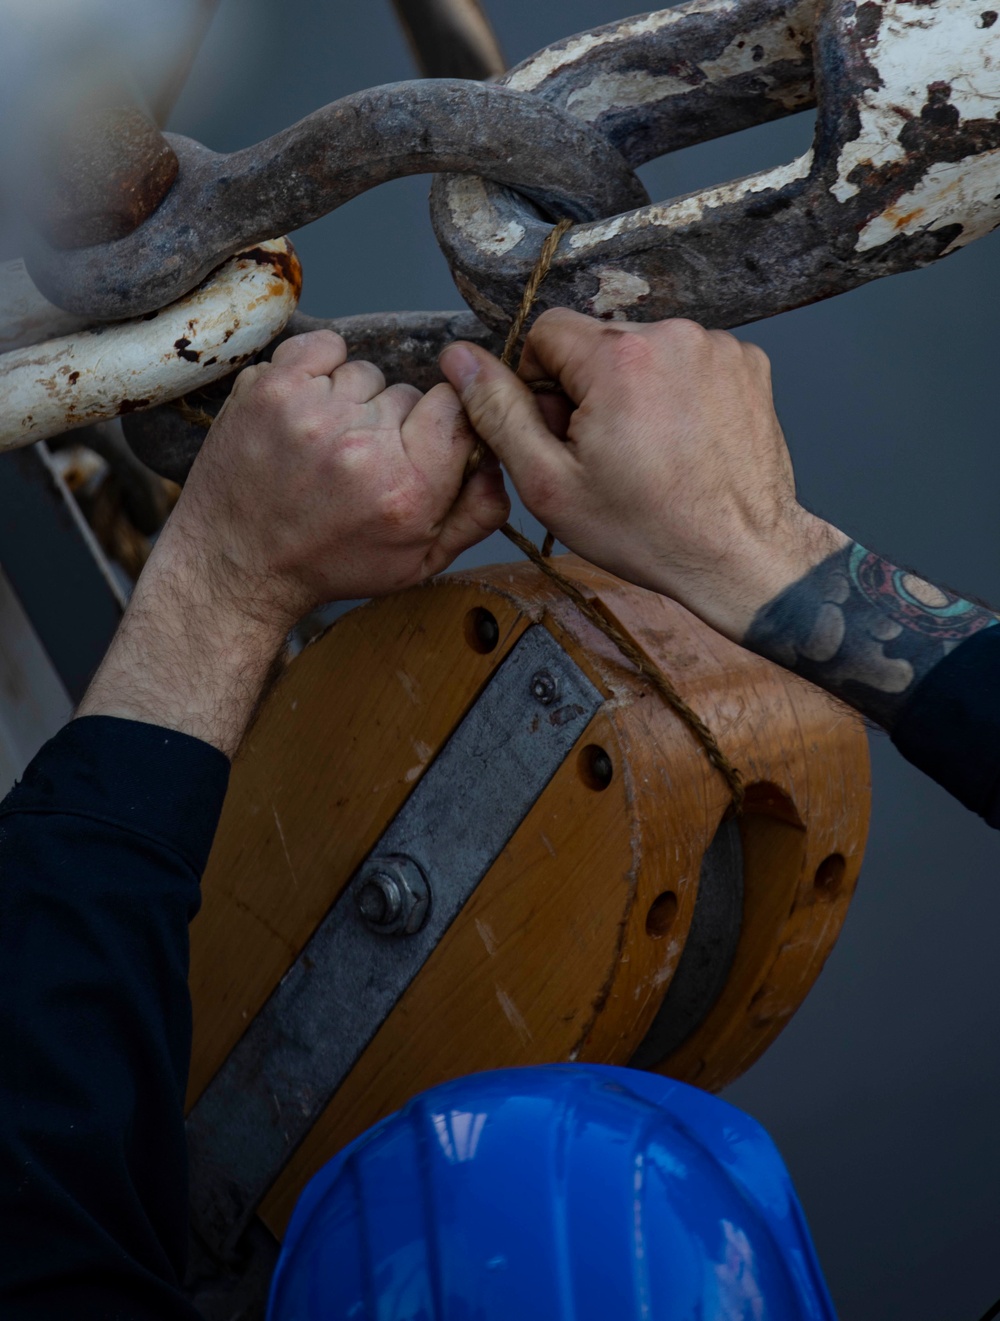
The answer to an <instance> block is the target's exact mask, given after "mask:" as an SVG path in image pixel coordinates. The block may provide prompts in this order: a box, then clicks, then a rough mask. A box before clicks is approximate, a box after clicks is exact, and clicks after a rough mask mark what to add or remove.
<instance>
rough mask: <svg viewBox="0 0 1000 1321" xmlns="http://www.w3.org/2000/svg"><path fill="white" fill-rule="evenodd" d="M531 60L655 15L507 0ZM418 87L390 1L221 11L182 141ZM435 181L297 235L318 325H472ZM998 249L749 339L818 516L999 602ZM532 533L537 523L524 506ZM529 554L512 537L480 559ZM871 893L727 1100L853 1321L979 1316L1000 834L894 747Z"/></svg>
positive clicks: (510, 32)
mask: <svg viewBox="0 0 1000 1321" xmlns="http://www.w3.org/2000/svg"><path fill="white" fill-rule="evenodd" d="M486 2H487V8H488V10H489V12H490V15H491V17H492V19H493V21H494V24H495V26H496V28H497V30H498V32H499V33H500V36H501V39H502V42H503V44H504V48H505V51H506V54H507V56H508V59H509V60H510V62H511V63H513V62H515V61H517V60H520V59H522V58H524V57H525V56H526V55H529V54H531V53H532V52H533V51H535V50H537V49H538V48H539V47H541V46H544V45H546V44H547V43H549V42H551V41H553V40H556V39H557V38H560V37H563V36H566V35H569V34H570V33H572V32H576V31H580V30H582V29H584V28H588V27H592V26H594V25H596V24H599V23H606V22H611V21H613V20H615V19H619V18H623V17H625V16H626V15H627V14H629V13H631V12H633V11H632V10H631V9H629V8H628V7H627V6H622V5H620V4H619V3H615V0H575V2H574V3H569V2H568V0H548V3H539V0H486ZM412 76H414V67H413V64H412V63H411V60H410V57H409V53H408V51H407V49H406V46H405V43H404V41H403V39H402V37H401V35H400V33H399V30H398V28H397V26H396V23H395V21H394V18H393V16H392V13H391V10H390V7H389V3H388V0H352V3H347V2H346V0H341V3H338V4H330V3H326V2H324V3H319V0H282V3H281V4H280V5H279V4H276V3H273V0H223V3H222V7H221V10H220V13H219V16H218V18H217V20H216V24H215V27H214V29H213V31H212V33H211V35H210V37H209V40H208V42H207V43H206V45H205V47H204V48H203V50H202V52H201V54H200V56H199V59H198V63H197V65H196V67H195V71H194V76H193V78H192V81H191V83H190V84H189V87H188V89H187V91H186V92H185V94H184V97H183V100H182V102H181V103H180V105H179V106H178V108H177V111H176V112H175V115H174V117H173V120H172V122H171V128H173V129H174V130H175V131H177V132H181V133H186V134H190V135H191V136H192V137H196V138H198V139H200V140H201V141H203V142H205V143H206V144H208V145H209V146H211V147H212V148H215V149H217V150H230V149H233V148H236V147H241V146H244V145H246V144H248V143H250V142H253V141H256V140H258V139H259V138H262V137H265V136H267V135H269V134H271V133H273V132H275V131H277V130H278V129H280V128H283V127H284V126H285V125H287V124H289V123H291V122H292V121H294V120H296V119H298V118H300V117H302V116H303V115H305V114H307V113H308V112H309V111H311V110H313V109H315V108H316V107H317V106H319V105H321V104H323V103H325V102H327V101H331V100H334V99H335V98H337V97H339V96H342V95H344V94H345V93H347V92H351V91H354V90H355V89H357V88H361V87H365V86H369V85H373V84H377V83H384V82H392V81H395V80H397V79H400V78H408V77H412ZM811 121H812V116H811V115H800V116H797V117H795V118H794V119H791V120H786V121H785V122H783V123H779V124H776V125H770V126H767V127H765V128H762V129H755V130H752V131H751V132H748V133H744V134H740V135H738V136H736V137H733V138H729V139H725V140H722V141H720V142H716V143H712V144H708V145H706V146H704V147H698V148H693V149H689V150H687V151H684V152H680V153H678V154H677V155H676V156H671V157H668V158H666V159H664V160H660V161H657V162H654V163H653V164H652V165H651V166H648V167H646V168H644V169H643V171H642V172H641V173H642V174H643V177H644V179H645V181H646V183H647V185H648V187H649V189H650V192H651V194H652V195H653V197H654V198H665V197H668V196H672V195H676V194H678V193H684V192H687V191H689V190H690V189H693V188H697V187H700V186H702V185H704V184H710V183H715V182H720V181H723V180H726V179H731V178H735V177H737V176H739V175H743V174H747V173H749V172H751V171H752V170H756V169H760V168H763V167H764V166H767V165H771V164H776V163H778V162H781V161H784V160H788V159H791V157H792V156H793V155H796V154H798V153H799V152H801V151H802V150H804V148H805V147H806V146H807V145H808V142H809V139H810V137H811V129H812V124H811ZM427 189H428V180H426V179H409V180H402V181H400V182H397V183H394V184H391V185H388V186H386V187H384V188H381V189H377V190H375V191H373V192H371V193H369V194H367V195H366V196H364V197H362V198H360V199H358V200H356V201H354V202H352V203H350V205H348V206H346V207H344V208H343V209H342V210H341V211H339V212H337V213H336V214H334V215H332V216H330V217H328V218H327V219H326V220H325V221H323V222H321V223H319V224H317V225H314V226H312V227H311V228H309V229H307V230H305V231H303V232H301V233H300V234H298V235H297V236H296V238H295V242H296V246H297V247H298V250H299V252H300V254H301V256H302V260H303V265H304V268H305V292H304V296H303V302H302V308H303V310H304V311H306V312H311V313H314V314H317V315H324V316H342V315H349V314H352V313H357V312H366V311H375V310H386V311H389V310H418V309H420V310H429V309H439V308H458V307H461V306H462V301H461V298H460V297H459V295H458V293H457V292H456V290H455V288H454V286H453V284H452V282H451V278H450V276H449V273H448V270H447V268H446V266H445V264H444V262H443V260H442V259H441V257H440V255H439V254H438V251H437V248H436V246H435V243H434V239H433V236H432V234H431V230H430V226H429V223H428V219H427V205H426V199H427ZM998 276H1000V236H998V235H995V234H994V235H992V236H991V237H989V238H986V239H983V240H981V241H979V242H978V243H974V244H973V245H972V246H971V247H969V248H967V249H965V250H964V251H961V252H959V253H958V254H956V255H955V256H953V257H950V258H949V259H948V260H947V261H945V262H943V263H940V264H939V265H938V266H937V267H936V268H935V269H932V270H928V271H924V272H920V273H916V274H912V275H906V276H899V277H896V278H894V279H890V280H884V281H881V282H880V283H877V284H873V285H869V286H868V287H867V288H864V289H860V290H858V291H856V292H854V293H851V294H848V295H845V296H843V297H841V298H837V299H834V300H832V301H830V302H826V303H820V304H819V305H817V306H815V307H810V308H806V309H804V310H801V311H798V312H793V313H790V314H787V315H785V316H782V317H779V318H777V319H775V320H772V321H768V322H762V323H759V324H757V325H754V326H751V327H748V328H747V329H746V330H745V331H742V332H741V333H742V334H745V335H747V336H748V337H749V338H752V339H754V340H756V341H757V342H758V343H759V344H761V345H762V346H763V347H764V348H765V349H766V350H767V352H768V353H769V354H770V355H771V358H772V361H773V364H774V378H775V389H776V395H777V403H778V411H779V413H780V415H781V418H782V422H783V424H784V427H785V430H786V433H787V436H788V440H789V444H790V446H791V449H792V454H793V457H794V459H795V465H796V471H797V474H798V480H799V485H800V490H801V492H802V495H803V497H804V499H805V501H806V503H807V504H809V505H810V507H812V508H813V509H815V510H816V511H817V512H818V513H821V514H822V515H823V516H824V517H826V518H828V519H830V520H831V521H833V522H834V523H836V524H838V525H839V526H840V527H842V528H844V529H845V530H846V531H848V532H850V533H851V534H852V535H853V536H855V537H856V538H857V539H858V540H860V541H862V542H863V543H864V544H865V545H868V546H871V547H874V548H876V549H878V550H879V551H881V552H882V553H884V554H887V555H889V556H892V557H894V558H895V559H896V561H897V562H899V563H903V564H908V565H912V566H914V567H915V568H917V569H919V570H921V571H922V572H923V573H925V574H926V575H927V576H929V577H930V578H932V579H934V580H936V581H939V582H943V583H946V584H950V585H951V586H954V587H957V588H960V589H961V590H963V591H965V592H967V593H972V594H975V595H977V596H980V597H982V598H984V599H985V600H987V601H992V602H994V603H1000V555H998V552H1000V524H998V520H997V517H996V489H997V473H998V471H1000V453H998V452H997V449H998V447H997V435H998V425H997V387H998V379H1000V378H998V372H997V368H996V355H997V348H998V344H1000V309H998V304H997V299H996V295H995V289H996V285H997V278H998ZM515 521H519V522H520V523H521V525H522V526H523V527H524V528H525V530H530V527H531V521H530V520H529V519H528V518H527V516H525V515H524V514H523V512H522V513H519V514H517V515H516V518H515ZM510 557H511V548H510V547H509V545H508V544H507V543H506V542H504V541H502V540H500V539H494V540H493V541H491V542H489V543H487V544H486V545H485V546H484V547H481V548H479V549H478V550H477V552H476V553H475V555H474V557H473V558H474V559H475V560H476V561H477V562H485V561H489V560H502V559H509V558H510ZM872 760H873V776H874V804H873V818H872V829H871V837H870V841H869V845H868V855H867V860H866V863H865V867H864V871H863V873H862V880H861V886H860V889H859V892H858V896H857V899H856V900H855V902H854V905H853V907H852V909H851V913H850V916H849V918H848V921H847V926H846V929H845V931H844V934H843V936H842V938H841V940H840V943H839V944H838V946H837V948H836V950H835V952H834V954H833V956H832V957H831V959H830V961H829V963H828V965H827V968H826V970H825V972H824V974H823V976H822V977H821V979H820V981H819V983H818V984H817V986H816V988H815V989H814V991H813V992H812V994H811V996H810V997H809V1000H808V1001H807V1003H806V1004H805V1006H804V1007H803V1009H802V1010H801V1011H800V1013H799V1014H798V1015H797V1017H796V1018H795V1019H794V1020H793V1022H792V1023H791V1025H790V1026H789V1027H788V1028H787V1030H786V1031H785V1033H784V1035H783V1036H782V1037H781V1038H780V1039H779V1041H778V1042H777V1044H776V1045H775V1046H774V1047H773V1048H772V1049H771V1051H770V1052H769V1053H768V1055H767V1056H766V1057H765V1058H764V1059H763V1060H762V1061H761V1062H760V1063H759V1064H757V1065H756V1066H755V1067H754V1069H753V1070H751V1072H750V1073H749V1074H748V1075H747V1076H746V1077H745V1078H743V1079H742V1080H741V1081H740V1082H739V1083H738V1084H737V1085H736V1086H734V1087H733V1088H732V1089H731V1090H730V1092H729V1093H728V1097H729V1099H730V1100H732V1101H733V1102H734V1103H735V1104H737V1105H740V1106H742V1107H744V1108H745V1109H747V1110H748V1111H750V1112H751V1113H752V1114H753V1115H755V1116H756V1117H757V1118H758V1119H759V1120H761V1121H762V1122H763V1123H764V1124H765V1125H766V1126H767V1128H768V1129H769V1130H770V1132H771V1134H772V1136H773V1137H774V1138H775V1140H776V1141H777V1143H778V1146H779V1147H780V1148H781V1150H782V1152H783V1154H784V1156H785V1159H786V1160H787V1162H788V1164H789V1166H790V1168H791V1170H792V1173H793V1176H794V1178H795V1180H796V1182H797V1185H798V1189H799V1192H800V1195H801V1197H802V1200H803V1202H804V1204H805V1207H806V1211H807V1214H808V1216H809V1220H810V1223H811V1225H812V1229H813V1233H814V1236H815V1239H816V1243H817V1247H818V1249H819V1254H820V1258H821V1260H822V1262H823V1264H824V1267H825V1270H826V1273H827V1278H828V1280H829V1283H830V1287H831V1290H832V1292H833V1295H834V1299H835V1301H836V1303H837V1307H838V1310H839V1311H840V1313H841V1315H842V1317H843V1318H844V1319H845V1321H887V1318H903V1317H905V1318H907V1321H966V1319H967V1321H978V1318H979V1317H980V1315H981V1314H982V1313H983V1312H984V1311H985V1310H986V1309H987V1307H988V1306H989V1305H990V1304H991V1303H992V1302H993V1301H994V1299H995V1298H997V1297H998V1296H1000V1248H998V1246H997V1232H998V1228H1000V1225H998V1219H1000V1131H998V1127H997V1124H996V1121H995V1115H996V1104H997V1102H996V1098H997V1093H998V1087H1000V985H998V979H997V957H996V953H995V951H996V947H997V942H998V936H1000V875H998V872H1000V838H998V836H997V835H996V834H994V833H992V832H991V831H989V830H988V829H987V828H986V826H985V825H983V823H982V822H981V821H979V819H978V818H976V817H974V816H972V815H971V814H970V813H969V812H967V811H966V810H965V809H964V808H962V807H960V806H959V805H958V804H956V803H954V802H953V801H951V800H950V799H949V798H948V797H947V795H946V794H945V793H944V792H943V791H942V790H939V789H938V788H937V787H936V786H935V785H933V784H931V783H930V782H929V781H927V780H925V779H923V777H921V776H920V775H919V774H918V773H917V772H916V771H915V770H913V769H911V768H910V767H909V766H908V765H906V764H905V763H904V762H903V761H902V760H901V759H900V758H899V757H898V756H897V755H896V754H895V752H894V750H893V748H892V747H891V745H890V744H889V743H888V741H887V740H885V739H884V738H881V737H878V736H875V737H873V739H872Z"/></svg>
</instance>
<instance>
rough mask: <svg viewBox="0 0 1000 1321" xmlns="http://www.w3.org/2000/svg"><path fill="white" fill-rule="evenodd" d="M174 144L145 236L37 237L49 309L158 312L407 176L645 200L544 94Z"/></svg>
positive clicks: (386, 103)
mask: <svg viewBox="0 0 1000 1321" xmlns="http://www.w3.org/2000/svg"><path fill="white" fill-rule="evenodd" d="M168 141H169V142H170V145H171V146H172V147H173V149H174V151H175V152H176V154H177V157H178V160H179V174H178V177H177V181H176V183H175V184H174V185H173V187H172V188H171V190H170V192H169V193H168V194H167V196H166V198H165V199H164V201H163V202H162V203H161V204H160V206H159V208H158V209H157V210H156V211H155V212H154V213H153V215H152V216H150V218H149V219H148V220H146V221H145V222H144V223H143V224H141V225H140V226H139V227H138V228H137V229H135V230H133V231H132V232H131V233H130V234H128V235H127V236H125V237H124V238H120V239H117V240H115V241H114V242H111V243H104V244H100V245H97V246H93V247H88V248H76V249H58V248H54V247H51V246H48V245H45V244H43V243H42V242H41V241H39V243H38V246H37V247H36V248H35V250H34V251H33V252H31V253H29V254H27V261H28V269H29V271H30V273H31V276H32V278H33V279H34V281H35V283H36V284H37V285H38V287H39V288H40V289H41V291H42V292H43V293H44V294H45V295H46V297H48V298H49V299H51V300H52V302H53V303H56V304H57V305H58V306H60V307H63V308H65V309H67V310H68V311H71V312H78V313H81V314H83V315H86V316H89V317H94V318H101V319H106V320H115V319H118V318H123V317H130V316H140V315H142V314H144V313H146V312H151V311H154V310H156V309H157V308H160V307H163V306H165V304H167V303H169V302H172V301H173V300H174V299H176V298H179V297H181V296H182V295H183V294H185V293H187V292H188V291H189V290H190V289H192V288H193V287H194V286H195V285H196V284H197V283H198V281H199V280H201V279H202V278H203V277H204V276H205V275H207V274H208V273H209V271H211V270H212V269H213V268H214V267H216V266H218V264H219V263H220V262H221V261H223V260H224V259H225V258H226V257H229V256H231V255H232V254H233V253H234V252H237V251H239V250H240V249H241V248H245V247H248V246H249V245H251V244H254V243H259V242H261V241H263V240H265V239H269V238H275V237H277V236H278V235H281V234H286V233H288V232H289V231H291V230H294V229H299V228H300V227H301V226H303V225H307V224H309V223H310V222H312V221H313V220H317V219H319V218H320V217H321V216H323V215H326V214H327V213H328V212H330V211H333V210H335V209H336V208H337V207H339V206H342V205H343V204H344V203H345V202H347V201H349V200H350V199H351V198H353V197H357V196H358V195H359V194H360V193H363V192H365V191H366V190H367V189H369V188H373V187H375V186H376V185H377V184H380V183H385V182H387V181H388V180H390V179H397V178H399V177H401V176H402V175H407V174H423V173H436V172H439V171H454V170H457V171H462V172H465V173H477V174H484V175H486V176H487V177H488V178H490V179H493V180H495V181H497V182H498V183H501V184H510V185H513V186H516V187H518V188H519V189H520V191H521V192H522V193H523V194H524V195H525V196H527V197H530V198H531V199H532V200H533V201H534V202H535V203H537V204H538V205H539V206H541V207H543V208H544V209H545V210H546V211H547V212H548V213H549V214H550V215H553V216H555V217H561V216H564V215H566V216H569V217H571V218H572V219H574V220H590V219H595V218H597V217H599V216H607V215H614V214H616V213H617V212H618V211H621V210H623V209H628V208H630V207H634V206H638V205H642V204H643V203H644V202H646V201H648V195H647V193H646V190H645V189H644V188H643V186H642V184H641V183H640V182H639V181H638V179H636V177H635V175H634V174H633V173H632V171H631V169H630V168H629V167H628V166H627V165H626V163H625V161H624V159H623V158H622V156H621V155H620V154H619V153H618V151H616V149H615V148H614V147H613V146H611V144H610V143H609V142H608V141H607V139H606V138H605V137H604V135H603V134H601V133H599V132H596V131H595V130H594V129H592V128H590V127H589V126H588V125H586V124H584V123H582V122H581V121H580V120H578V119H576V118H575V117H574V116H573V115H570V114H567V113H566V112H565V111H564V110H561V109H559V107H557V106H554V105H549V104H548V103H547V102H545V101H543V100H542V99H541V98H539V97H536V96H530V95H527V94H525V93H523V92H516V91H513V90H511V89H509V88H504V87H494V86H490V85H482V84H479V83H473V82H462V81H459V80H456V79H429V80H427V81H414V82H403V83H395V84H392V85H390V86H387V87H376V88H371V89H369V90H367V91H364V92H358V93H356V94H354V95H352V96H347V97H344V98H343V99H342V100H340V101H335V102H334V103H333V104H332V105H328V106H326V107H325V108H324V109H322V110H317V111H316V112H315V113H314V114H312V115H309V116H308V117H307V118H306V119H303V120H301V121H300V122H299V123H298V124H293V125H292V127H291V128H288V129H285V130H284V131H283V132H281V133H278V134H276V135H275V136H274V137H272V138H268V139H267V140H266V141H265V142H261V143H258V145H257V146H255V147H248V148H246V149H245V150H243V151H238V152H234V153H233V154H232V155H229V156H221V155H218V154H216V153H215V152H211V151H209V150H208V149H207V148H206V147H203V146H201V145H200V144H198V143H196V142H192V141H191V140H189V139H187V138H179V137H174V136H171V137H169V139H168Z"/></svg>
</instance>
